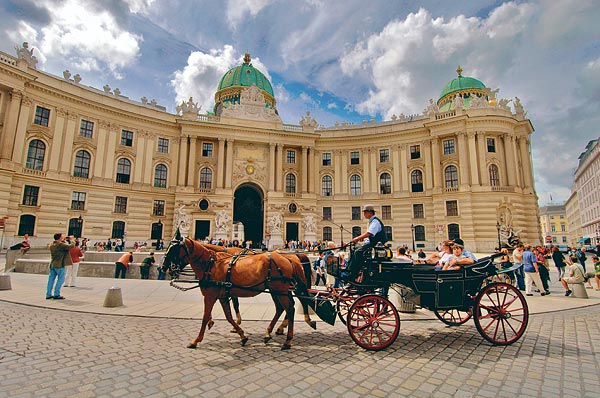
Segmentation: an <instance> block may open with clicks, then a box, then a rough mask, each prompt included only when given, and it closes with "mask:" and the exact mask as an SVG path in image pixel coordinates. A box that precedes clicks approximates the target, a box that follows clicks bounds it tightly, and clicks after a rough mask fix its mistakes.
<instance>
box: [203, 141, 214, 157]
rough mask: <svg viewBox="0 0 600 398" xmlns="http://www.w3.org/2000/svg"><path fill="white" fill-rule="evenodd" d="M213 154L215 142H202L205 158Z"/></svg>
mask: <svg viewBox="0 0 600 398" xmlns="http://www.w3.org/2000/svg"><path fill="white" fill-rule="evenodd" d="M212 154H213V144H211V143H210V142H204V143H202V156H204V157H205V158H212Z"/></svg>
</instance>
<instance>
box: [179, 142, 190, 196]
mask: <svg viewBox="0 0 600 398" xmlns="http://www.w3.org/2000/svg"><path fill="white" fill-rule="evenodd" d="M187 148H188V137H185V136H183V135H182V136H181V137H180V139H179V157H178V158H177V159H178V161H179V168H178V169H179V170H178V173H177V185H179V186H180V187H184V186H185V181H186V178H185V171H186V170H187V163H188V162H187V161H188V157H187Z"/></svg>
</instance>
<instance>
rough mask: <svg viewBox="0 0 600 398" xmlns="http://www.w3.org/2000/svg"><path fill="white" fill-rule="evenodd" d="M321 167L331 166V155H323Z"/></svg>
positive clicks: (327, 153) (328, 153)
mask: <svg viewBox="0 0 600 398" xmlns="http://www.w3.org/2000/svg"><path fill="white" fill-rule="evenodd" d="M323 166H331V153H330V152H326V153H324V154H323Z"/></svg>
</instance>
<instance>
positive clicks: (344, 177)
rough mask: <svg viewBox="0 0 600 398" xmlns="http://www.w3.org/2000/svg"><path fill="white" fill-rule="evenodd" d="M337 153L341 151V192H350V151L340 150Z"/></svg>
mask: <svg viewBox="0 0 600 398" xmlns="http://www.w3.org/2000/svg"><path fill="white" fill-rule="evenodd" d="M337 153H339V156H338V157H339V158H340V166H341V170H342V171H341V173H340V178H339V179H340V190H339V193H342V194H350V189H349V187H348V184H349V181H348V177H349V175H348V152H347V151H342V150H338V151H337Z"/></svg>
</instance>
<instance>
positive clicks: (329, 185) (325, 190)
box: [321, 175, 333, 196]
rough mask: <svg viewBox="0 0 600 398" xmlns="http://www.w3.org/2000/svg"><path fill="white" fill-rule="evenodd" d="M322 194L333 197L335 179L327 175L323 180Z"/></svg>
mask: <svg viewBox="0 0 600 398" xmlns="http://www.w3.org/2000/svg"><path fill="white" fill-rule="evenodd" d="M321 194H322V195H323V196H331V195H332V194H333V179H332V178H331V176H329V175H325V176H323V178H322V179H321Z"/></svg>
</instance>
